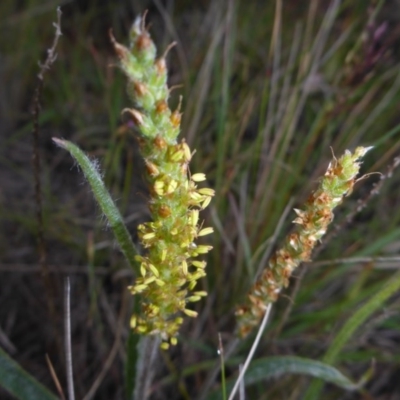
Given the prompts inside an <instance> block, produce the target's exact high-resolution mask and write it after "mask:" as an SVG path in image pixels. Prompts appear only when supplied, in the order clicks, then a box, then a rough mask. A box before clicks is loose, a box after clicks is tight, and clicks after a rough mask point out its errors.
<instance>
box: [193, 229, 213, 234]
mask: <svg viewBox="0 0 400 400" xmlns="http://www.w3.org/2000/svg"><path fill="white" fill-rule="evenodd" d="M213 232H214V229H213V228H204V229H202V230H201V231H200V232H199V233H198V234H197V236H206V235H209V234H210V233H213Z"/></svg>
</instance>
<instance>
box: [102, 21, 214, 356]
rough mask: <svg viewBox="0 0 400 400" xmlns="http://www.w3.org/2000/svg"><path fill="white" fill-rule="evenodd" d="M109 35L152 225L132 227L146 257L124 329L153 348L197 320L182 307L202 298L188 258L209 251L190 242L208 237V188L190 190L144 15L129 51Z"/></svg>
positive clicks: (196, 264)
mask: <svg viewBox="0 0 400 400" xmlns="http://www.w3.org/2000/svg"><path fill="white" fill-rule="evenodd" d="M110 37H111V41H112V43H113V45H114V49H115V51H116V53H117V55H118V58H119V61H120V63H119V64H120V66H121V68H122V70H123V71H124V73H125V75H126V76H127V78H128V94H129V96H130V99H131V100H132V102H133V104H134V107H135V108H133V109H126V110H124V112H127V113H128V114H129V115H130V117H131V118H132V119H133V121H134V122H135V124H136V126H137V127H138V129H139V131H140V133H141V135H140V138H139V144H140V148H141V152H142V155H143V158H144V161H145V166H146V172H147V178H148V182H149V186H150V200H149V208H150V212H151V216H152V221H151V222H147V223H144V224H141V225H139V227H138V234H139V239H140V241H141V243H142V245H143V247H144V248H145V250H146V252H145V254H144V255H142V256H136V261H137V262H138V263H139V265H140V276H139V277H137V278H136V281H135V283H134V284H133V285H132V286H130V287H129V290H130V292H131V293H132V294H133V295H136V294H140V295H141V300H140V301H141V311H140V313H139V315H133V316H132V318H131V323H130V324H131V327H132V329H134V330H135V331H136V332H138V333H141V334H147V335H160V337H161V339H162V343H161V347H162V348H163V349H167V348H168V347H169V345H175V344H176V343H177V335H178V330H179V328H180V326H181V325H182V323H183V318H182V316H183V315H187V316H189V317H196V316H197V313H196V312H195V311H194V310H191V309H190V308H189V304H190V303H193V302H196V301H199V300H200V299H201V298H202V297H204V296H206V295H207V293H206V292H204V291H201V290H199V291H196V290H194V289H195V286H196V283H197V281H198V280H199V279H200V278H202V277H204V276H205V275H206V274H205V265H206V263H205V262H204V261H199V260H197V259H196V258H197V257H198V256H199V255H201V254H205V253H207V252H208V251H210V250H211V248H212V247H211V246H206V245H196V243H195V241H196V239H197V237H199V236H205V235H208V234H210V233H212V232H213V230H212V228H205V227H203V226H202V224H201V223H200V221H199V211H200V210H202V209H204V208H205V207H206V206H207V205H208V204H209V203H210V200H211V198H212V197H213V196H214V190H212V189H206V188H200V189H198V188H197V184H198V183H199V182H201V181H204V180H205V179H206V177H205V175H204V174H203V173H196V174H194V175H192V176H191V177H190V174H189V170H188V165H189V162H190V159H191V158H192V154H193V153H192V152H191V150H190V148H189V146H188V145H187V143H186V142H185V140H182V141H180V142H178V141H177V137H178V134H179V131H180V122H181V112H180V105H179V107H178V108H177V109H176V110H174V111H171V110H170V108H169V106H168V96H169V92H170V90H169V88H168V86H167V67H166V61H165V54H164V55H163V56H161V57H160V58H157V56H156V47H155V45H154V43H153V41H152V39H151V37H150V35H149V33H148V31H147V29H146V27H145V22H144V17H138V18H137V19H136V21H135V22H134V24H133V26H132V28H131V31H130V46H129V49H128V48H127V47H125V46H123V45H121V44H119V43H117V42H116V40H115V39H114V37H113V36H112V33H110ZM170 47H172V45H171V46H170ZM170 47H169V48H170Z"/></svg>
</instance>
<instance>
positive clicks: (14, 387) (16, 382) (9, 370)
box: [0, 348, 58, 400]
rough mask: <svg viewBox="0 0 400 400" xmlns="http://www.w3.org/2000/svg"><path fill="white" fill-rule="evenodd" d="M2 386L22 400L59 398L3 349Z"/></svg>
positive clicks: (0, 379) (0, 364)
mask: <svg viewBox="0 0 400 400" xmlns="http://www.w3.org/2000/svg"><path fill="white" fill-rule="evenodd" d="M0 386H2V387H3V388H4V389H6V390H7V391H9V392H10V393H11V394H12V395H13V396H15V397H16V398H17V399H21V400H57V398H58V397H57V396H55V395H54V394H53V393H51V392H50V391H49V390H47V389H46V388H45V387H44V386H43V385H42V384H41V383H40V382H38V381H37V380H36V379H35V378H34V377H33V376H32V375H30V374H28V373H27V372H26V371H25V370H24V369H23V368H22V367H21V366H20V365H19V364H18V363H16V362H15V361H13V360H12V359H11V358H10V357H9V356H8V355H7V353H6V352H5V351H3V349H1V348H0Z"/></svg>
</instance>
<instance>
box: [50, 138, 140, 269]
mask: <svg viewBox="0 0 400 400" xmlns="http://www.w3.org/2000/svg"><path fill="white" fill-rule="evenodd" d="M53 141H54V142H55V143H56V144H57V145H58V146H60V147H62V148H63V149H65V150H67V151H68V152H69V153H70V154H71V156H72V157H73V158H74V159H75V160H76V162H77V163H78V165H79V166H80V167H81V168H82V171H83V173H84V175H85V177H86V179H87V180H88V182H89V185H90V187H91V189H92V191H93V194H94V197H95V198H96V200H97V202H98V203H99V205H100V208H101V210H102V211H103V213H104V215H105V216H106V217H107V219H108V222H109V224H110V226H111V228H112V230H113V232H114V235H115V238H116V239H117V242H118V244H119V245H120V247H121V250H122V252H123V253H124V255H125V257H126V259H127V260H128V262H129V264H130V266H131V267H132V268H134V265H135V262H134V258H135V256H136V255H137V254H138V252H137V251H136V248H135V245H134V244H133V242H132V239H131V236H130V234H129V232H128V229H127V228H126V226H125V224H124V221H123V219H122V216H121V214H120V212H119V210H118V208H117V207H116V206H115V204H114V202H113V200H112V198H111V196H110V194H109V193H108V190H107V189H106V187H105V186H104V183H103V179H102V177H101V175H100V173H99V171H98V168H97V166H96V165H94V164H93V163H92V162H91V161H90V160H89V157H88V156H87V155H86V154H85V153H83V151H82V150H81V149H80V148H79V147H78V146H76V145H74V144H73V143H71V142H68V141H67V140H61V139H56V138H53Z"/></svg>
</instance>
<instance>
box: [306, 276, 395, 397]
mask: <svg viewBox="0 0 400 400" xmlns="http://www.w3.org/2000/svg"><path fill="white" fill-rule="evenodd" d="M382 287H383V288H382V289H381V290H379V291H378V292H377V293H376V294H375V295H374V296H373V297H372V298H371V299H370V300H369V301H368V302H367V303H366V304H364V306H362V307H361V308H360V309H359V310H358V311H357V312H356V313H355V314H353V315H352V316H351V317H350V318H349V319H348V320H347V322H346V323H345V325H344V326H343V327H342V329H341V330H340V332H339V333H338V334H337V336H336V337H335V339H334V340H333V343H332V345H331V347H330V348H329V350H328V351H327V353H326V354H325V356H324V358H323V362H325V363H328V364H333V363H334V362H335V361H336V359H337V358H338V356H339V354H340V352H341V350H342V349H343V347H344V345H345V344H346V343H347V342H348V341H349V339H350V338H351V337H352V336H353V334H354V333H355V331H356V330H357V329H358V328H359V327H360V326H361V325H362V324H363V323H364V322H365V321H366V319H367V318H368V317H370V316H371V314H373V313H374V312H375V311H376V310H377V309H378V308H379V307H381V306H382V305H383V304H384V302H385V301H386V300H387V299H388V298H389V297H390V296H392V295H393V294H394V293H395V292H397V291H398V290H400V273H397V274H395V275H394V276H393V277H391V278H390V279H389V280H388V282H387V283H386V284H385V285H382ZM322 385H323V382H321V381H314V382H313V383H312V384H311V386H310V387H309V389H308V391H307V393H306V396H305V399H307V400H313V399H318V398H320V397H319V393H320V392H321V389H322Z"/></svg>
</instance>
